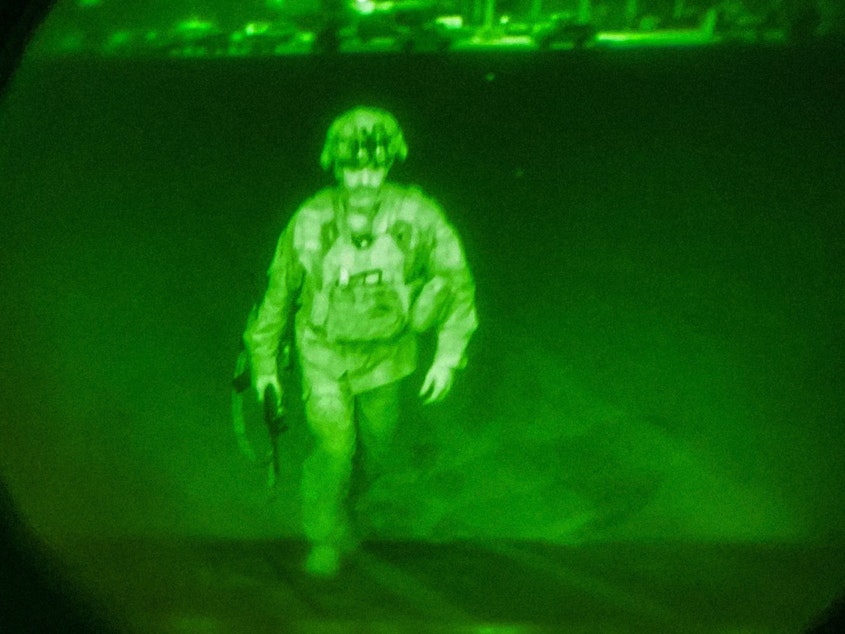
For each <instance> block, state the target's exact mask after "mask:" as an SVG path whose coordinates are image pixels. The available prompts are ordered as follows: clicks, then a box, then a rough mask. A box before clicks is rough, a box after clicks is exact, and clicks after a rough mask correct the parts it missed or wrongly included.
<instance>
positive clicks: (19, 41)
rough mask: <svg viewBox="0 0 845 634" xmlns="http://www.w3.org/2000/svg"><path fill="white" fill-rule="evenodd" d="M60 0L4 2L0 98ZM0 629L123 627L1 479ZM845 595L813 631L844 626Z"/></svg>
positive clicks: (0, 21) (0, 15)
mask: <svg viewBox="0 0 845 634" xmlns="http://www.w3.org/2000/svg"><path fill="white" fill-rule="evenodd" d="M54 4H55V0H2V2H0V99H2V98H3V97H4V96H5V94H6V90H8V88H9V86H10V84H11V81H12V80H13V78H14V74H15V71H16V69H17V67H18V65H19V63H20V61H21V59H22V57H23V56H24V54H25V52H26V48H27V44H28V43H29V40H30V38H31V37H32V35H33V33H34V31H35V30H36V29H37V27H38V26H39V25H40V23H41V22H42V21H43V19H44V18H45V17H46V16H47V14H48V13H49V11H50V9H51V8H52V6H53V5H54ZM0 597H2V600H0V632H4V633H16V632H45V633H49V632H68V631H70V632H118V631H120V630H119V628H118V627H115V624H110V623H109V622H108V620H107V619H106V617H105V616H104V613H103V611H102V610H101V609H100V606H98V605H97V604H96V602H95V601H93V599H92V598H90V597H86V596H83V595H82V594H81V593H80V592H79V591H78V589H76V588H74V587H73V586H72V584H71V583H70V582H69V581H68V578H67V576H66V574H65V572H64V570H63V568H62V565H61V563H60V562H59V561H58V560H57V558H56V557H55V556H54V554H53V553H51V552H50V551H49V549H48V548H47V547H46V546H45V545H44V544H43V543H41V542H40V541H39V539H38V538H37V536H36V535H35V534H34V533H33V532H32V531H31V530H30V529H29V527H28V526H27V525H26V523H25V522H24V520H23V519H22V518H21V516H20V514H19V513H18V511H17V509H16V507H15V504H14V501H13V500H12V498H11V496H10V494H9V491H8V489H7V487H6V486H5V483H4V482H2V480H0ZM843 628H845V597H843V598H841V599H840V600H838V601H837V602H835V603H834V604H833V605H831V607H830V609H829V610H828V611H827V612H826V613H825V614H822V615H820V617H819V619H818V622H817V623H816V624H814V625H813V626H812V627H811V628H810V629H809V630H807V631H808V632H810V633H811V634H823V633H832V632H841V631H845V629H843Z"/></svg>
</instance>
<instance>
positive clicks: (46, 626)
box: [0, 0, 116, 634]
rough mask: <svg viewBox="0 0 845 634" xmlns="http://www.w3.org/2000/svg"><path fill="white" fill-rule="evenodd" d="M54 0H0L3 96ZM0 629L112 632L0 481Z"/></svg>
mask: <svg viewBox="0 0 845 634" xmlns="http://www.w3.org/2000/svg"><path fill="white" fill-rule="evenodd" d="M53 4H54V2H53V1H52V0H3V2H2V3H0V99H2V98H3V97H4V96H5V94H6V90H7V89H8V88H9V86H10V84H11V82H12V80H13V78H14V75H15V71H16V69H17V67H18V65H19V63H20V61H21V59H22V57H23V55H24V53H25V52H26V47H27V45H28V43H29V41H30V38H31V37H32V35H33V33H34V32H35V30H36V29H37V28H38V26H39V25H40V24H41V22H42V20H43V19H44V18H45V17H46V16H47V14H48V13H49V11H50V9H51V8H52V6H53ZM0 597H2V600H0V632H7V633H9V634H14V633H17V632H45V633H50V632H92V633H93V632H103V633H105V632H114V631H116V630H115V629H114V628H112V627H110V626H109V625H107V622H106V620H105V618H104V617H103V616H102V613H101V612H100V610H99V609H97V608H95V603H94V602H93V601H92V600H91V599H89V598H87V597H83V596H81V595H80V593H79V591H78V590H77V589H75V588H74V587H73V586H72V584H71V583H70V582H69V581H68V577H67V576H66V574H65V572H64V571H63V570H62V567H61V564H60V562H59V561H58V559H57V558H56V557H55V556H53V554H51V553H50V552H49V550H48V549H47V548H46V547H45V546H44V545H43V544H42V543H40V542H39V540H38V538H37V537H36V536H35V535H34V534H33V532H32V531H31V530H30V529H29V528H28V527H27V526H26V524H25V522H24V521H23V519H21V516H20V514H19V512H18V510H17V509H16V508H15V504H14V501H13V500H12V498H11V496H10V494H9V491H8V489H7V488H6V485H5V483H4V482H2V480H0Z"/></svg>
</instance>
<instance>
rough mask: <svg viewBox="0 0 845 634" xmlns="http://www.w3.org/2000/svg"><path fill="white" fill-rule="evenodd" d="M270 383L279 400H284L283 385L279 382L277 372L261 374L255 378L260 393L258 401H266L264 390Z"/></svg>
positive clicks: (257, 391) (256, 387) (257, 390)
mask: <svg viewBox="0 0 845 634" xmlns="http://www.w3.org/2000/svg"><path fill="white" fill-rule="evenodd" d="M268 385H272V386H273V389H274V390H275V391H276V395H277V396H278V399H277V400H278V401H281V400H282V385H281V383H279V377H277V376H276V375H275V374H260V375H258V376H257V377H256V378H255V385H254V387H255V391H256V393H257V394H258V401H259V402H261V403H263V402H264V391H265V390H266V389H267V386H268Z"/></svg>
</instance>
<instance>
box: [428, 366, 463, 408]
mask: <svg viewBox="0 0 845 634" xmlns="http://www.w3.org/2000/svg"><path fill="white" fill-rule="evenodd" d="M454 381H455V368H451V367H449V366H445V365H438V364H436V363H435V364H434V365H432V366H431V368H430V369H429V371H428V374H426V375H425V380H424V381H423V384H422V388H421V389H420V397H425V396H426V394H428V398H426V399H425V400H424V401H423V404H424V405H429V404H430V403H436V402H438V401H442V400H443V399H444V398H445V397H446V395H447V394H448V393H449V390H451V389H452V383H454Z"/></svg>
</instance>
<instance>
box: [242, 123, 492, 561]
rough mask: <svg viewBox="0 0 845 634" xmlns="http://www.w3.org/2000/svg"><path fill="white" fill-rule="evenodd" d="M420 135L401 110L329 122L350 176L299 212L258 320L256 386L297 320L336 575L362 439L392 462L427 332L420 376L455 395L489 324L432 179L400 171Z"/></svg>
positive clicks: (426, 384)
mask: <svg viewBox="0 0 845 634" xmlns="http://www.w3.org/2000/svg"><path fill="white" fill-rule="evenodd" d="M407 152H408V149H407V146H406V144H405V140H404V137H403V135H402V131H401V130H400V128H399V125H398V123H397V122H396V120H395V119H394V117H393V116H392V115H391V114H389V113H388V112H385V111H383V110H379V109H375V108H366V107H358V108H354V109H352V110H350V111H348V112H346V113H344V114H342V115H341V116H340V117H338V118H337V119H336V120H335V121H334V122H333V123H332V125H331V127H330V128H329V131H328V134H327V138H326V142H325V146H324V148H323V152H322V155H321V157H320V163H321V165H322V167H323V168H324V169H326V170H332V171H333V172H334V175H335V177H336V179H337V182H338V184H337V186H335V187H331V188H326V189H324V190H322V191H320V192H318V193H317V194H316V195H315V196H314V197H313V198H311V199H310V200H308V201H306V202H305V204H303V205H302V207H300V209H299V210H298V211H297V212H296V213H295V214H294V216H293V218H292V219H291V220H290V223H289V224H288V226H287V227H286V229H285V230H284V232H283V233H282V235H281V237H280V239H279V242H278V246H277V247H276V251H275V255H274V257H273V261H272V263H271V265H270V268H269V270H268V287H267V292H266V294H265V296H264V299H263V301H262V303H261V305H260V307H259V309H258V311H257V312H256V313H255V316H254V318H253V319H251V321H250V323H249V324H248V325H247V329H246V332H245V333H244V343H245V345H246V349H247V351H248V353H249V357H250V364H251V368H252V377H253V387H254V388H255V390H256V391H257V393H258V395H259V398H260V399H263V395H264V392H265V389H266V388H267V387H268V386H272V387H273V389H275V391H276V392H277V393H278V394H279V396H281V393H282V390H283V386H282V385H280V382H279V378H278V373H277V355H278V352H279V346H280V341H282V340H283V337H286V336H287V335H288V333H287V332H286V330H287V329H288V327H289V326H288V323H291V322H292V324H293V330H294V333H293V336H294V340H295V343H296V350H297V353H298V359H299V365H300V368H301V372H302V386H303V393H302V398H303V400H304V402H305V415H306V419H307V422H308V426H309V428H310V430H311V432H312V435H313V439H314V447H313V450H312V452H311V454H310V456H309V457H308V458H307V459H306V461H305V464H304V465H303V477H302V516H303V528H304V532H305V536H306V537H307V539H308V540H309V542H310V543H311V549H310V552H309V554H308V557H307V559H306V562H305V569H306V570H307V571H308V572H310V573H312V574H315V575H320V576H329V577H330V576H334V575H335V574H336V573H337V572H338V569H339V566H340V558H341V556H342V554H344V553H345V552H349V551H351V550H354V548H355V547H356V545H357V544H356V536H355V534H354V531H353V529H352V528H351V526H350V523H349V519H348V517H347V510H346V498H347V495H348V492H349V484H350V476H351V473H352V458H353V455H354V453H355V450H356V440H357V439H358V438H360V441H361V444H362V446H363V449H364V457H365V463H364V464H365V471H366V472H367V473H368V475H370V476H372V475H373V474H377V473H379V469H380V468H381V467H383V466H384V464H385V461H386V459H387V457H388V455H389V452H390V441H391V438H392V436H393V431H394V428H395V426H396V423H397V419H398V402H399V383H400V381H401V379H403V378H405V377H407V376H408V375H410V374H412V373H413V372H414V370H415V369H416V365H417V336H418V334H419V333H422V332H425V331H426V330H429V329H434V330H435V332H436V340H437V344H436V348H435V353H434V357H433V362H432V365H431V367H430V368H429V370H428V372H427V374H426V376H425V379H424V381H423V384H422V388H421V390H420V396H421V397H422V398H424V399H425V401H424V402H425V403H433V402H436V401H439V400H441V399H443V397H445V396H446V394H447V393H448V392H449V390H450V389H451V387H452V384H453V381H454V378H455V373H456V372H457V371H458V370H459V369H461V368H463V367H464V366H465V364H466V357H465V352H466V348H467V344H468V343H469V339H470V337H471V336H472V334H473V332H474V331H475V329H476V327H477V320H476V313H475V303H474V295H475V287H474V283H473V278H472V275H471V273H470V271H469V269H468V267H467V264H466V261H465V258H464V253H463V248H462V245H461V242H460V239H459V237H458V235H457V234H456V233H455V230H454V229H453V228H452V227H451V226H450V225H449V223H448V222H447V221H446V219H445V218H444V216H443V213H442V211H441V210H440V208H439V207H438V206H437V204H436V203H435V202H433V201H432V200H431V199H430V198H428V197H426V196H425V195H424V194H423V193H422V192H421V191H420V190H419V189H417V188H414V187H404V186H399V185H395V184H392V183H388V182H387V181H386V177H387V174H388V171H389V170H390V168H391V166H392V165H393V162H394V161H395V160H397V159H398V160H400V161H402V160H404V159H405V157H406V155H407Z"/></svg>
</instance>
